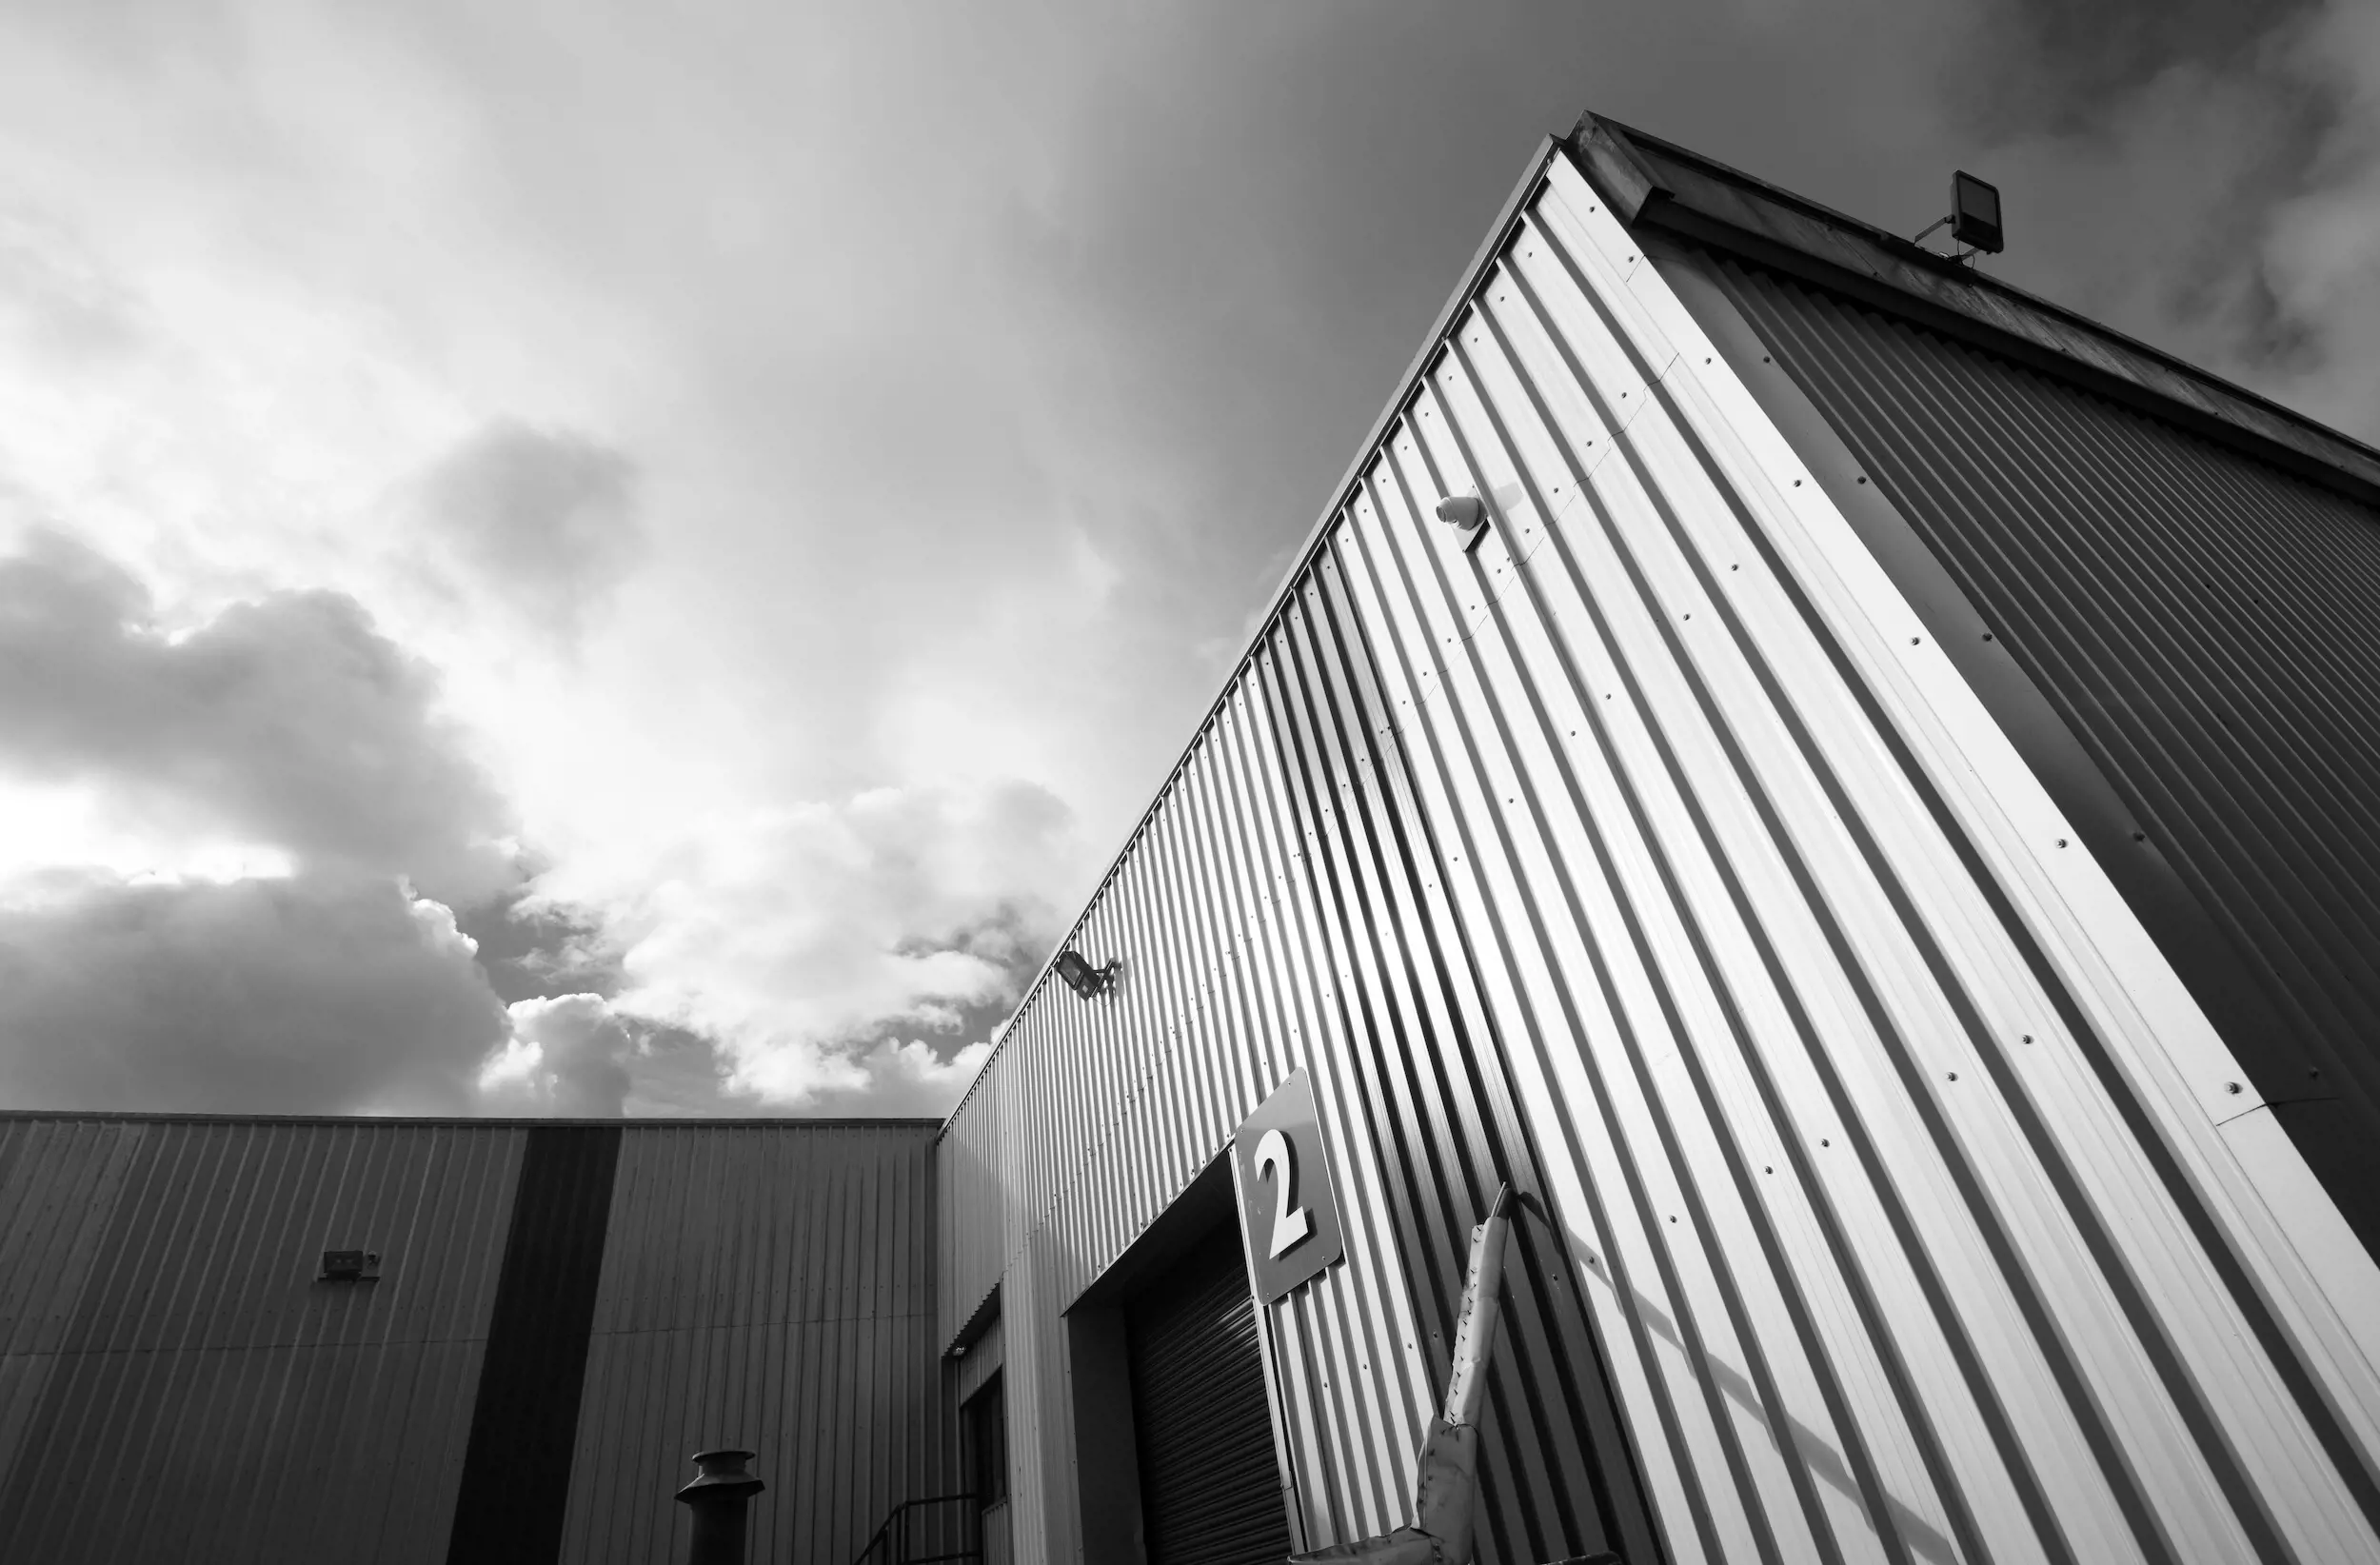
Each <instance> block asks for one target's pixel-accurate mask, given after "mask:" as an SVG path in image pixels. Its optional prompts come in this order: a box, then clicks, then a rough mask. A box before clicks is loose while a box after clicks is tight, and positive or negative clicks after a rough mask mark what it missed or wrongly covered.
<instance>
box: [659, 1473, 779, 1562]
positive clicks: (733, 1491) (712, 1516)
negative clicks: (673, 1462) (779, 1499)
mask: <svg viewBox="0 0 2380 1565" xmlns="http://www.w3.org/2000/svg"><path fill="white" fill-rule="evenodd" d="M751 1459H752V1453H751V1452H749V1451H698V1452H696V1453H695V1454H694V1466H695V1471H696V1475H697V1476H696V1477H695V1478H694V1481H693V1482H691V1483H689V1484H687V1485H686V1486H685V1487H684V1488H683V1489H681V1490H679V1491H678V1503H679V1504H681V1505H684V1506H686V1507H689V1508H690V1509H691V1510H692V1511H693V1513H694V1541H693V1543H692V1544H691V1545H690V1546H689V1547H688V1548H687V1550H686V1556H685V1557H686V1565H744V1508H745V1507H746V1506H748V1505H749V1504H750V1503H751V1500H752V1496H755V1495H757V1494H759V1493H760V1492H761V1491H762V1490H764V1489H765V1488H767V1487H768V1486H767V1485H766V1484H764V1483H763V1482H762V1481H761V1480H760V1479H758V1478H756V1477H754V1476H752V1475H751V1473H750V1472H749V1471H748V1470H747V1469H746V1468H745V1467H744V1463H746V1462H748V1461H750V1460H751Z"/></svg>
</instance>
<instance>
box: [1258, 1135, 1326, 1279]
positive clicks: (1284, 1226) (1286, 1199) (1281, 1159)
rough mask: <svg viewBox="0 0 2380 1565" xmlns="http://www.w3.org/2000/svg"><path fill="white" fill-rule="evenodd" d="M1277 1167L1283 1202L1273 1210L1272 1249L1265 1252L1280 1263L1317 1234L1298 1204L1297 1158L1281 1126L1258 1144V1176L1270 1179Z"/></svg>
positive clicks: (1268, 1257)
mask: <svg viewBox="0 0 2380 1565" xmlns="http://www.w3.org/2000/svg"><path fill="white" fill-rule="evenodd" d="M1275 1167H1278V1168H1279V1170H1280V1199H1279V1200H1278V1201H1276V1202H1275V1203H1274V1207H1273V1238H1272V1247H1271V1248H1270V1249H1268V1250H1267V1251H1266V1252H1265V1258H1267V1259H1268V1260H1279V1258H1281V1256H1282V1255H1283V1254H1284V1253H1286V1252H1287V1251H1289V1250H1290V1249H1292V1248H1293V1247H1295V1246H1296V1245H1297V1244H1298V1243H1299V1241H1301V1240H1302V1239H1304V1238H1305V1237H1306V1236H1307V1235H1308V1234H1310V1233H1312V1232H1313V1231H1314V1224H1313V1223H1312V1222H1311V1221H1309V1220H1308V1219H1307V1218H1306V1209H1305V1208H1304V1207H1302V1206H1299V1205H1297V1204H1295V1203H1296V1201H1297V1199H1298V1197H1297V1184H1298V1159H1297V1157H1296V1155H1295V1154H1294V1153H1293V1152H1292V1151H1291V1150H1290V1145H1289V1138H1288V1137H1286V1136H1283V1135H1282V1134H1281V1133H1280V1127H1279V1126H1278V1125H1277V1126H1275V1127H1274V1128H1273V1129H1271V1130H1268V1131H1266V1132H1265V1133H1264V1135H1263V1136H1262V1137H1261V1138H1260V1139H1259V1140H1258V1141H1257V1143H1256V1177H1257V1179H1259V1180H1262V1179H1268V1178H1270V1171H1271V1170H1272V1169H1274V1168H1275Z"/></svg>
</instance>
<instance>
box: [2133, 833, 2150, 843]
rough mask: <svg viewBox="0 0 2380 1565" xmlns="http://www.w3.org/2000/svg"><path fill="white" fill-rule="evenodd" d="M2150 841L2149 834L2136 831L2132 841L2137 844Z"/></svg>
mask: <svg viewBox="0 0 2380 1565" xmlns="http://www.w3.org/2000/svg"><path fill="white" fill-rule="evenodd" d="M2148 840H2149V834H2148V833H2147V832H2145V831H2136V832H2133V833H2132V841H2133V842H2147V841H2148Z"/></svg>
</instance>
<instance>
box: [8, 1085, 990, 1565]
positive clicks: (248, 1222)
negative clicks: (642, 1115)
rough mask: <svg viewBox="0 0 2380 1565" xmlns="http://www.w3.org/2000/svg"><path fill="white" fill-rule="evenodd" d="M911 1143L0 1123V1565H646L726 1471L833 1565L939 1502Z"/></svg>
mask: <svg viewBox="0 0 2380 1565" xmlns="http://www.w3.org/2000/svg"><path fill="white" fill-rule="evenodd" d="M936 1128H937V1126H936V1122H935V1121H931V1120H874V1121H865V1122H860V1123H853V1122H848V1121H816V1120H810V1121H804V1120H780V1121H763V1122H757V1123H756V1122H753V1121H709V1122H702V1121H693V1122H672V1123H667V1124H654V1123H651V1122H644V1123H639V1122H635V1121H629V1122H626V1123H625V1124H624V1123H622V1122H619V1121H612V1122H605V1123H592V1124H590V1123H586V1122H567V1123H553V1122H545V1123H535V1124H523V1123H521V1122H518V1121H507V1122H493V1121H485V1120H483V1121H462V1122H456V1121H435V1120H429V1121H404V1120H363V1119H347V1120H304V1119H177V1118H174V1117H115V1116H98V1115H81V1116H76V1115H31V1116H27V1115H19V1116H0V1559H6V1560H10V1561H15V1560H19V1559H25V1560H42V1561H45V1562H58V1565H73V1562H79V1561H94V1562H97V1561H119V1560H126V1559H155V1560H191V1561H209V1562H211V1561H216V1560H227V1561H228V1560H237V1561H240V1562H241V1565H279V1562H284V1561H286V1562H289V1565H298V1562H301V1561H303V1562H308V1565H310V1562H312V1561H316V1560H321V1559H343V1560H358V1561H376V1562H381V1565H431V1562H434V1561H439V1560H444V1559H447V1558H450V1557H456V1558H459V1557H469V1556H475V1557H480V1558H501V1559H503V1560H505V1561H506V1562H507V1565H511V1562H513V1561H521V1562H525V1565H526V1562H531V1561H536V1560H554V1559H567V1560H570V1561H573V1562H574V1565H578V1562H588V1561H621V1562H623V1565H625V1562H629V1561H633V1562H635V1565H651V1562H653V1561H657V1560H670V1559H678V1558H683V1557H684V1553H685V1548H686V1542H687V1537H686V1523H685V1521H684V1510H685V1508H684V1507H683V1506H680V1505H676V1504H674V1503H672V1501H671V1498H670V1496H671V1493H672V1491H674V1490H675V1489H676V1488H677V1487H678V1486H679V1485H680V1484H681V1483H683V1482H684V1481H685V1480H686V1479H687V1478H688V1477H690V1476H692V1473H693V1470H692V1468H691V1467H690V1466H689V1465H688V1461H687V1458H688V1457H689V1456H691V1455H692V1454H693V1453H694V1452H696V1451H698V1450H701V1449H704V1448H705V1447H710V1446H719V1445H738V1444H741V1445H747V1446H750V1447H751V1448H753V1449H754V1450H756V1451H758V1452H759V1454H760V1456H759V1459H758V1461H757V1462H756V1463H755V1464H754V1466H755V1471H756V1472H757V1473H759V1474H760V1476H762V1477H763V1478H764V1479H765V1480H766V1482H767V1483H768V1485H769V1488H768V1490H767V1492H766V1493H764V1495H762V1496H761V1497H760V1498H759V1499H758V1500H757V1501H755V1502H754V1510H753V1523H754V1525H753V1557H754V1559H756V1560H759V1559H771V1560H812V1559H816V1560H823V1561H826V1562H828V1565H843V1561H845V1560H848V1559H849V1558H850V1557H851V1555H853V1554H854V1553H856V1552H857V1551H858V1548H859V1546H860V1543H861V1542H862V1541H863V1539H864V1538H865V1537H866V1535H867V1534H868V1533H869V1532H870V1531H871V1530H872V1529H873V1528H874V1527H875V1526H876V1524H877V1523H878V1522H879V1521H880V1520H882V1519H883V1515H884V1513H885V1512H886V1511H888V1510H890V1509H891V1507H892V1505H893V1504H894V1503H895V1502H896V1501H899V1500H902V1499H907V1498H911V1497H921V1496H927V1495H933V1494H940V1493H942V1492H944V1491H945V1490H947V1489H949V1488H952V1487H955V1485H954V1484H952V1483H951V1482H950V1481H949V1477H950V1475H951V1473H952V1472H953V1471H954V1469H953V1467H952V1465H951V1463H952V1461H953V1460H954V1458H955V1450H954V1447H955V1442H956V1435H955V1429H954V1421H953V1419H952V1418H951V1417H950V1416H948V1415H947V1413H946V1411H945V1410H946V1407H947V1405H948V1403H947V1398H946V1397H945V1394H944V1385H945V1382H946V1381H955V1380H956V1378H957V1374H958V1372H957V1369H956V1367H955V1366H945V1365H943V1364H942V1363H941V1362H939V1361H938V1358H937V1354H936V1349H937V1348H938V1346H939V1342H938V1339H937V1337H936V1335H935V1329H934V1317H933V1309H934V1299H933V1288H932V1274H931V1267H932V1259H933V1214H934V1185H933V1179H932V1176H931V1169H930V1162H931V1159H932V1151H933V1138H934V1133H935V1130H936ZM516 1195H517V1198H518V1199H516ZM327 1249H366V1250H371V1251H376V1252H377V1253H378V1254H379V1255H380V1257H381V1262H380V1271H381V1277H380V1280H378V1281H376V1282H359V1283H332V1282H320V1281H317V1280H315V1277H316V1273H317V1270H318V1268H319V1266H320V1263H321V1259H322V1253H323V1252H324V1251H325V1250H327ZM500 1277H501V1278H503V1281H502V1285H501V1286H500V1285H499V1278H500ZM483 1364H485V1368H486V1373H485V1375H483V1373H482V1370H483ZM475 1407H476V1410H477V1414H478V1417H477V1421H476V1425H475V1420H474V1409H475ZM574 1426H575V1427H574ZM475 1428H476V1431H477V1438H473V1435H474V1431H475ZM466 1449H468V1450H469V1452H470V1459H471V1465H470V1468H469V1470H468V1471H469V1472H470V1473H471V1474H472V1475H473V1476H474V1478H475V1480H476V1484H477V1485H478V1486H480V1487H478V1488H477V1492H478V1493H479V1495H480V1496H482V1498H483V1500H484V1502H485V1508H484V1509H481V1510H479V1511H477V1512H476V1514H474V1513H473V1511H472V1510H471V1508H470V1507H469V1506H468V1505H467V1504H466V1505H463V1506H459V1505H458V1503H457V1500H458V1496H459V1495H467V1494H468V1493H469V1492H470V1489H471V1487H472V1486H469V1485H466V1462H465V1456H466ZM564 1485H566V1489H565V1488H564V1487H563V1486H564ZM541 1486H542V1487H541ZM565 1495H566V1496H567V1501H568V1503H567V1507H566V1509H565V1508H564V1507H563V1504H562V1501H563V1499H564V1496H565Z"/></svg>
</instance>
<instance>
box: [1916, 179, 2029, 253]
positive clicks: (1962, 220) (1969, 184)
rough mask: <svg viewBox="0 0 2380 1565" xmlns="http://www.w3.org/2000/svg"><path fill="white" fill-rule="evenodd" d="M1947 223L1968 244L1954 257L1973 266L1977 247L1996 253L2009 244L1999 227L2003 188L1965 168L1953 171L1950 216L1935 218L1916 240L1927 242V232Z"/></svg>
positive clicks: (1955, 235)
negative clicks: (1977, 176)
mask: <svg viewBox="0 0 2380 1565" xmlns="http://www.w3.org/2000/svg"><path fill="white" fill-rule="evenodd" d="M1944 224H1948V225H1949V226H1950V230H1951V238H1952V239H1953V240H1954V241H1956V242H1957V243H1959V244H1961V245H1964V246H1966V247H1967V248H1965V249H1963V250H1961V251H1959V252H1958V254H1957V255H1956V256H1955V257H1954V259H1956V260H1960V261H1964V262H1966V263H1967V264H1968V265H1970V266H1973V264H1974V259H1975V254H1976V252H1977V251H1985V252H1988V253H1990V254H1993V255H1997V254H1999V253H2000V251H2001V250H2002V249H2004V248H2007V236H2006V235H2005V234H2004V233H2003V232H2002V231H2001V228H2000V188H1999V187H1998V186H1996V185H1993V184H1990V183H1988V182H1986V181H1984V180H1980V179H1977V178H1976V177H1975V176H1974V175H1973V174H1971V173H1969V172H1967V171H1966V170H1965V169H1964V168H1961V169H1959V170H1958V171H1957V172H1956V173H1954V174H1952V175H1951V214H1950V216H1948V217H1943V218H1937V219H1935V220H1934V223H1933V225H1932V226H1931V227H1929V228H1927V229H1926V231H1925V233H1921V234H1919V235H1918V236H1917V238H1916V241H1915V242H1916V243H1917V244H1920V245H1922V244H1924V243H1925V239H1926V234H1930V233H1932V232H1934V229H1935V228H1941V227H1942V226H1943V225H1944Z"/></svg>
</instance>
